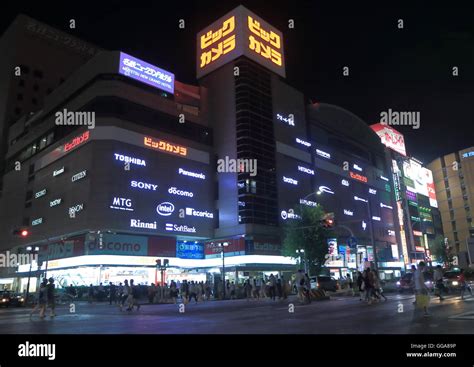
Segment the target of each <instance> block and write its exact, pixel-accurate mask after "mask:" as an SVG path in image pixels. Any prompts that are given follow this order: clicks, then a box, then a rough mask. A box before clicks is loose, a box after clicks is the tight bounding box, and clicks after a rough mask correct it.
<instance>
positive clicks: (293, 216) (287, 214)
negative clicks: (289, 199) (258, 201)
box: [280, 209, 301, 220]
mask: <svg viewBox="0 0 474 367" xmlns="http://www.w3.org/2000/svg"><path fill="white" fill-rule="evenodd" d="M280 215H281V218H282V219H283V220H287V219H301V216H300V215H298V214H295V212H294V210H293V209H289V210H288V211H286V210H282V211H281V213H280Z"/></svg>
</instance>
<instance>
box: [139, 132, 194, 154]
mask: <svg viewBox="0 0 474 367" xmlns="http://www.w3.org/2000/svg"><path fill="white" fill-rule="evenodd" d="M143 144H144V145H145V146H147V147H151V148H153V149H158V150H161V151H163V152H168V153H173V154H178V155H182V156H186V155H187V154H188V149H187V148H185V147H182V146H180V145H176V144H170V143H168V142H166V141H163V140H153V138H150V137H148V136H145V138H144V139H143Z"/></svg>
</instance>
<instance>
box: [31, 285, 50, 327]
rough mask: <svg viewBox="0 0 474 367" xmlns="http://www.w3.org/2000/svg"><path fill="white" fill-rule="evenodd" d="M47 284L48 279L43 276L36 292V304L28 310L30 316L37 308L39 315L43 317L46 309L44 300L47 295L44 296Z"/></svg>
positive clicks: (45, 300)
mask: <svg viewBox="0 0 474 367" xmlns="http://www.w3.org/2000/svg"><path fill="white" fill-rule="evenodd" d="M47 285H48V281H47V280H46V278H43V281H42V282H41V284H40V286H39V289H38V292H37V302H36V305H35V307H34V308H33V309H32V310H31V312H30V318H31V317H32V316H33V314H34V313H35V312H36V310H39V317H40V318H41V319H43V318H44V313H45V311H46V302H47V296H46V287H47Z"/></svg>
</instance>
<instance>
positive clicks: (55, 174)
mask: <svg viewBox="0 0 474 367" xmlns="http://www.w3.org/2000/svg"><path fill="white" fill-rule="evenodd" d="M61 173H64V167H61V168H60V169H58V170H55V171H53V177H56V176H59V175H60V174H61Z"/></svg>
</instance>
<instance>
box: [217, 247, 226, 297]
mask: <svg viewBox="0 0 474 367" xmlns="http://www.w3.org/2000/svg"><path fill="white" fill-rule="evenodd" d="M217 246H219V247H220V248H221V254H222V255H221V256H222V295H223V296H222V299H225V260H224V258H225V255H224V252H225V248H226V247H227V246H229V242H221V243H218V244H217Z"/></svg>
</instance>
